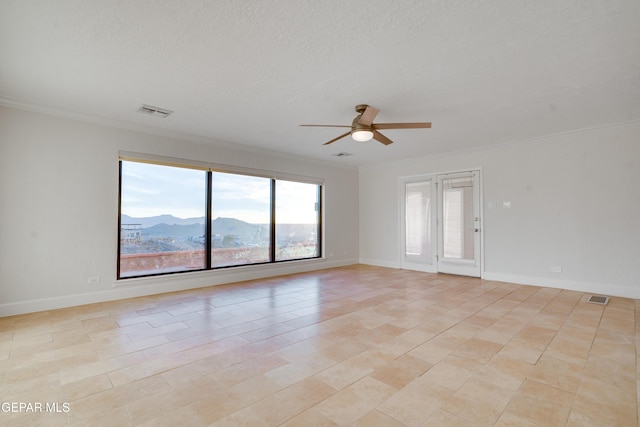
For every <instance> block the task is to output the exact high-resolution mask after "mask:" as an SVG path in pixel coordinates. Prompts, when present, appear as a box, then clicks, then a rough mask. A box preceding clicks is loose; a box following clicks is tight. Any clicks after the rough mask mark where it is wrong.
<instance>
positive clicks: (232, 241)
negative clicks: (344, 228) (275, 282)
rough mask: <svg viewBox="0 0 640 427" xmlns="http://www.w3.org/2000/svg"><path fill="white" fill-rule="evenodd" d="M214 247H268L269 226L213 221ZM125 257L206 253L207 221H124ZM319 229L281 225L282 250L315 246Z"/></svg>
mask: <svg viewBox="0 0 640 427" xmlns="http://www.w3.org/2000/svg"><path fill="white" fill-rule="evenodd" d="M211 225H212V241H211V243H212V247H213V248H214V249H215V248H238V247H268V246H269V234H270V227H269V225H268V224H250V223H248V222H245V221H241V220H238V219H235V218H216V219H214V220H213V221H212V224H211ZM121 227H122V229H121V242H120V243H121V245H120V251H121V253H122V254H141V253H150V252H173V251H185V250H194V249H199V250H201V249H203V247H204V242H205V218H204V217H200V218H186V219H183V218H177V217H174V216H172V215H159V216H153V217H146V218H134V217H130V216H128V215H122V217H121ZM316 231H317V228H316V226H315V225H313V224H282V225H278V226H277V227H276V237H277V240H278V242H277V244H278V246H279V247H282V246H287V245H292V244H297V243H304V242H315V239H316Z"/></svg>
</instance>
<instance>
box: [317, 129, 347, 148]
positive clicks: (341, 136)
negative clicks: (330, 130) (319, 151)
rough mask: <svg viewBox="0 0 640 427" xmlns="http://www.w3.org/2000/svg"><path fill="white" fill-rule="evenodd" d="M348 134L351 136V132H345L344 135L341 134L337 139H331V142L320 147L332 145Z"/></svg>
mask: <svg viewBox="0 0 640 427" xmlns="http://www.w3.org/2000/svg"><path fill="white" fill-rule="evenodd" d="M349 134H351V131H349V132H346V133H343V134H342V135H340V136H339V137H337V138H333V139H332V140H331V141H327V142H325V143H324V144H322V145H329V144H331V143H333V142H336V141H337V140H339V139H342V138H344V137H345V136H347V135H349Z"/></svg>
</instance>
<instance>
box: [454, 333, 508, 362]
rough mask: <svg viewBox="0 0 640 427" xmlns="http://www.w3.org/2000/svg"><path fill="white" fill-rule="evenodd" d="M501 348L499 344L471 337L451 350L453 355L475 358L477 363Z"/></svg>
mask: <svg viewBox="0 0 640 427" xmlns="http://www.w3.org/2000/svg"><path fill="white" fill-rule="evenodd" d="M501 349H502V345H501V344H498V343H495V342H491V341H485V340H482V339H478V338H471V339H470V340H468V341H467V342H466V343H464V344H463V345H462V346H461V347H458V349H457V350H456V351H454V352H453V355H454V356H458V357H464V358H466V359H471V360H475V361H476V362H479V363H486V362H488V361H489V360H490V359H491V358H492V357H493V356H494V355H495V354H496V353H497V352H498V351H500V350H501Z"/></svg>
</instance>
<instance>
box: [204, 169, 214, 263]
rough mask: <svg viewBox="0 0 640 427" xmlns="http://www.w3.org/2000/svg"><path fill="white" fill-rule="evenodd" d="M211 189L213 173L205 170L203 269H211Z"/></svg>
mask: <svg viewBox="0 0 640 427" xmlns="http://www.w3.org/2000/svg"><path fill="white" fill-rule="evenodd" d="M212 191H213V173H212V172H211V171H208V172H207V185H206V192H207V195H206V204H207V206H206V208H205V211H206V214H205V219H204V221H205V226H204V229H205V232H204V233H205V239H204V253H205V255H204V259H205V264H204V265H205V269H207V270H211V249H212V244H211V234H212V230H211V228H212V227H211V221H212V218H211V215H212V206H211V204H212V202H211V201H212V199H213V196H212Z"/></svg>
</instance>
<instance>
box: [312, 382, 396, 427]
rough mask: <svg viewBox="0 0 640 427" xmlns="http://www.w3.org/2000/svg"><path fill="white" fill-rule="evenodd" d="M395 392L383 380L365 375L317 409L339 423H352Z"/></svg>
mask: <svg viewBox="0 0 640 427" xmlns="http://www.w3.org/2000/svg"><path fill="white" fill-rule="evenodd" d="M395 392H396V389H394V388H393V387H391V386H389V385H387V384H385V383H383V382H380V381H378V380H376V379H373V378H371V377H364V378H363V379H361V380H359V381H358V382H356V383H354V384H352V385H350V386H349V387H346V388H344V389H342V390H341V391H339V392H338V393H336V394H334V395H333V396H331V397H329V398H328V399H326V400H325V401H323V402H322V403H320V404H319V405H318V406H317V409H318V410H319V411H320V412H321V413H322V414H323V415H324V416H325V417H327V418H329V419H330V420H332V421H334V422H335V423H336V424H338V425H351V424H353V423H354V422H356V421H357V420H358V419H360V418H362V417H363V416H364V415H366V414H367V413H369V412H370V411H372V410H373V409H374V408H375V407H376V406H378V405H379V404H380V403H382V402H384V401H385V400H386V399H388V398H389V397H390V396H391V395H393V394H394V393H395Z"/></svg>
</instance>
